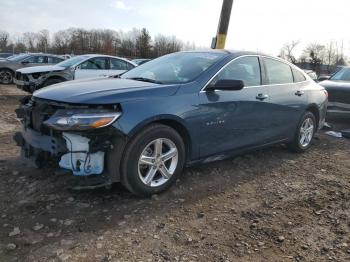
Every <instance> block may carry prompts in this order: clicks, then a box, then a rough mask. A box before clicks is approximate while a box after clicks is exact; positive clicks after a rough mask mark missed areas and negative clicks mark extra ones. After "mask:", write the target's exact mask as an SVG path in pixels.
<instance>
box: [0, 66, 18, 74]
mask: <svg viewBox="0 0 350 262" xmlns="http://www.w3.org/2000/svg"><path fill="white" fill-rule="evenodd" d="M0 70H9V71H11V73H12V75H13V76H14V75H15V70H13V69H11V68H9V67H0Z"/></svg>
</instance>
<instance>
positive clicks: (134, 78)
mask: <svg viewBox="0 0 350 262" xmlns="http://www.w3.org/2000/svg"><path fill="white" fill-rule="evenodd" d="M126 79H132V80H136V81H143V82H149V83H155V84H162V82H159V81H156V80H153V79H150V78H145V77H130V78H126Z"/></svg>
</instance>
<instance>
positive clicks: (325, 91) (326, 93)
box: [323, 90, 328, 98]
mask: <svg viewBox="0 0 350 262" xmlns="http://www.w3.org/2000/svg"><path fill="white" fill-rule="evenodd" d="M323 92H324V94H325V95H326V97H327V98H328V92H327V90H323Z"/></svg>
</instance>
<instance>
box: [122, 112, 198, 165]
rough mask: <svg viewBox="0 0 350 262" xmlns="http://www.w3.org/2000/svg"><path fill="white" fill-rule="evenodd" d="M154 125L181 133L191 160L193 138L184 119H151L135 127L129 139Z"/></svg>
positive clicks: (169, 116) (165, 117) (162, 117)
mask: <svg viewBox="0 0 350 262" xmlns="http://www.w3.org/2000/svg"><path fill="white" fill-rule="evenodd" d="M152 124H162V125H166V126H169V127H171V128H173V129H174V130H175V131H176V132H178V133H179V135H180V136H181V138H182V139H183V141H184V144H185V147H186V160H189V159H190V156H191V154H192V150H193V148H192V138H191V135H190V132H189V130H188V129H187V127H186V126H185V123H184V121H183V119H181V118H179V117H176V116H171V115H164V116H158V117H153V118H151V119H147V120H145V121H143V122H142V123H140V124H139V125H137V126H136V127H134V128H133V129H132V130H131V131H130V132H129V134H128V136H129V137H133V136H135V135H136V134H137V133H138V132H140V131H141V130H142V129H144V128H145V127H147V126H149V125H152Z"/></svg>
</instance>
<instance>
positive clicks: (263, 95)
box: [255, 94, 269, 101]
mask: <svg viewBox="0 0 350 262" xmlns="http://www.w3.org/2000/svg"><path fill="white" fill-rule="evenodd" d="M255 98H256V99H258V100H260V101H263V100H265V99H267V98H269V96H268V95H266V94H258V95H257V96H256V97H255Z"/></svg>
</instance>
